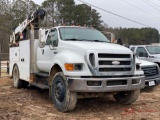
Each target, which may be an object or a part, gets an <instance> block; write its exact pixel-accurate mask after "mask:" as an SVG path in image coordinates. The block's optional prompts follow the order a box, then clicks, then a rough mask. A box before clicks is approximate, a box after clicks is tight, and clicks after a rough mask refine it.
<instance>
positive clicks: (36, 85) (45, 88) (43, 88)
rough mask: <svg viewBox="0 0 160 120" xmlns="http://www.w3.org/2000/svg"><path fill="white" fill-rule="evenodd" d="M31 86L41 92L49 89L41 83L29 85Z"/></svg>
mask: <svg viewBox="0 0 160 120" xmlns="http://www.w3.org/2000/svg"><path fill="white" fill-rule="evenodd" d="M31 85H32V86H35V87H38V88H40V89H42V90H48V89H49V86H48V85H44V84H41V83H35V82H34V83H31Z"/></svg>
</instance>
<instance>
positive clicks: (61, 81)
mask: <svg viewBox="0 0 160 120" xmlns="http://www.w3.org/2000/svg"><path fill="white" fill-rule="evenodd" d="M51 96H52V101H53V103H54V105H55V107H56V108H57V109H58V110H59V111H61V112H67V111H71V110H73V109H74V108H75V106H76V103H77V94H76V93H75V92H72V91H70V90H69V88H68V82H67V80H66V78H65V76H64V74H63V73H62V72H58V73H57V74H56V75H55V76H54V78H53V80H52V86H51Z"/></svg>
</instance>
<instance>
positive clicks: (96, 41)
mask: <svg viewBox="0 0 160 120" xmlns="http://www.w3.org/2000/svg"><path fill="white" fill-rule="evenodd" d="M90 41H92V42H107V43H109V42H108V41H101V40H90Z"/></svg>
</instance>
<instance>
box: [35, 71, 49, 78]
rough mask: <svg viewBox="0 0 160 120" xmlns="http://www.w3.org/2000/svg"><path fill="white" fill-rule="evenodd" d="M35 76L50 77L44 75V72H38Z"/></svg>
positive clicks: (47, 74) (46, 74)
mask: <svg viewBox="0 0 160 120" xmlns="http://www.w3.org/2000/svg"><path fill="white" fill-rule="evenodd" d="M35 75H37V76H42V77H49V73H44V72H38V73H35Z"/></svg>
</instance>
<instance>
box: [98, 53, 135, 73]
mask: <svg viewBox="0 0 160 120" xmlns="http://www.w3.org/2000/svg"><path fill="white" fill-rule="evenodd" d="M131 61H132V58H131V55H130V54H106V53H99V54H98V66H99V72H130V71H132V62H131Z"/></svg>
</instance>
